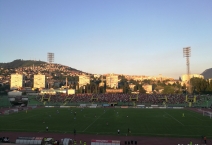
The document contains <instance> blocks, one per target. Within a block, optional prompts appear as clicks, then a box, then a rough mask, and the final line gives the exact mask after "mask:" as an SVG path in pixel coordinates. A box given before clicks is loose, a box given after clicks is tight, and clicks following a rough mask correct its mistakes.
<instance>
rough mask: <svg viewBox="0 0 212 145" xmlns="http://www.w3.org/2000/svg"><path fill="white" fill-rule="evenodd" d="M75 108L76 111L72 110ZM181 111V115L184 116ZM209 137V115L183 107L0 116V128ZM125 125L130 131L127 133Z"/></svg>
mask: <svg viewBox="0 0 212 145" xmlns="http://www.w3.org/2000/svg"><path fill="white" fill-rule="evenodd" d="M75 112H76V113H75ZM183 114H184V117H183ZM47 126H48V128H49V131H48V132H53V133H63V134H66V133H73V131H74V129H76V133H77V134H99V135H118V134H117V130H118V129H119V130H120V135H123V136H125V135H130V136H166V137H168V136H170V137H198V138H199V137H201V136H203V135H206V136H207V137H208V138H212V119H210V118H209V117H208V116H203V115H202V114H199V113H196V112H193V111H190V110H186V109H141V108H139V109H138V108H137V109H136V108H126V109H124V108H85V109H81V108H37V109H33V110H28V111H27V112H26V111H22V112H18V113H13V114H10V115H1V116H0V131H14V132H16V131H17V132H46V127H47ZM128 128H129V129H130V131H131V133H130V134H128Z"/></svg>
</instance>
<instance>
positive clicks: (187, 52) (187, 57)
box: [183, 47, 191, 93]
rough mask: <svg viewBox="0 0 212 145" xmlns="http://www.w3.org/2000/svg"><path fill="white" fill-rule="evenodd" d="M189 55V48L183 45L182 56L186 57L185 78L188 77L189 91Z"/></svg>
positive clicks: (189, 87)
mask: <svg viewBox="0 0 212 145" xmlns="http://www.w3.org/2000/svg"><path fill="white" fill-rule="evenodd" d="M190 56H191V48H190V47H185V48H183V57H186V65H187V78H188V92H189V93H191V82H190V61H189V57H190Z"/></svg>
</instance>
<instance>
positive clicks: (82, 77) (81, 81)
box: [79, 75, 90, 87]
mask: <svg viewBox="0 0 212 145" xmlns="http://www.w3.org/2000/svg"><path fill="white" fill-rule="evenodd" d="M87 84H90V77H89V76H86V75H80V76H79V87H82V86H85V85H87Z"/></svg>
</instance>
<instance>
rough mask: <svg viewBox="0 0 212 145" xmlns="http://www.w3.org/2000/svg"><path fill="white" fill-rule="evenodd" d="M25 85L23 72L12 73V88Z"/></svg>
mask: <svg viewBox="0 0 212 145" xmlns="http://www.w3.org/2000/svg"><path fill="white" fill-rule="evenodd" d="M22 87H23V75H22V74H17V73H16V74H11V79H10V90H15V89H20V88H22Z"/></svg>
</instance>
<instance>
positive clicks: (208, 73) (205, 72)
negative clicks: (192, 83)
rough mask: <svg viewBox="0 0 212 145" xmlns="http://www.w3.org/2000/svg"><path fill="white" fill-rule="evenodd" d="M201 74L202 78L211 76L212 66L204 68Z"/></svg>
mask: <svg viewBox="0 0 212 145" xmlns="http://www.w3.org/2000/svg"><path fill="white" fill-rule="evenodd" d="M201 75H203V76H204V79H209V78H212V68H209V69H206V70H205V71H204V72H203V73H201Z"/></svg>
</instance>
